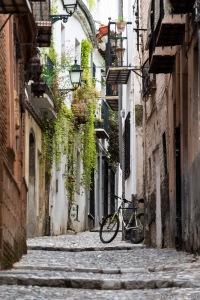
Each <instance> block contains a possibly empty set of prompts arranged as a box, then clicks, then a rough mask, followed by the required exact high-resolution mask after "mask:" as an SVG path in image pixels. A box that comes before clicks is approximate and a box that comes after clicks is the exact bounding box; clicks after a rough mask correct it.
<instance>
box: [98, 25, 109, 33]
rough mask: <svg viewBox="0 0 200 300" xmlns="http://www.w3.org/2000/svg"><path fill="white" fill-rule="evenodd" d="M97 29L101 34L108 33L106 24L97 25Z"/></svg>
mask: <svg viewBox="0 0 200 300" xmlns="http://www.w3.org/2000/svg"><path fill="white" fill-rule="evenodd" d="M99 31H100V33H101V34H102V35H107V34H108V25H106V26H101V27H99Z"/></svg>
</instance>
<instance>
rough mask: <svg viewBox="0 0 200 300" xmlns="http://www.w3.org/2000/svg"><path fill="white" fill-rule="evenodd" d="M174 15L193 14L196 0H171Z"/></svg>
mask: <svg viewBox="0 0 200 300" xmlns="http://www.w3.org/2000/svg"><path fill="white" fill-rule="evenodd" d="M170 1H171V5H172V7H173V9H174V13H177V14H186V13H191V12H192V10H193V6H194V3H195V0H170Z"/></svg>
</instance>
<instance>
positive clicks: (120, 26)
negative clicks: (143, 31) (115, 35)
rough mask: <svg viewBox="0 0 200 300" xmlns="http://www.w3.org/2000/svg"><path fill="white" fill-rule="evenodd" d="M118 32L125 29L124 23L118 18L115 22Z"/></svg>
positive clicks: (122, 19)
mask: <svg viewBox="0 0 200 300" xmlns="http://www.w3.org/2000/svg"><path fill="white" fill-rule="evenodd" d="M116 26H117V30H118V32H123V31H124V30H125V28H126V21H125V20H124V18H123V17H122V16H120V17H119V18H118V20H117V22H116Z"/></svg>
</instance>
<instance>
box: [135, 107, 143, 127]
mask: <svg viewBox="0 0 200 300" xmlns="http://www.w3.org/2000/svg"><path fill="white" fill-rule="evenodd" d="M142 121H143V106H142V105H140V104H136V105H135V124H136V126H142Z"/></svg>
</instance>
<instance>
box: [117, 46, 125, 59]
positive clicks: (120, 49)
mask: <svg viewBox="0 0 200 300" xmlns="http://www.w3.org/2000/svg"><path fill="white" fill-rule="evenodd" d="M124 52H125V48H117V49H116V56H117V58H122V57H123V56H124Z"/></svg>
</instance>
